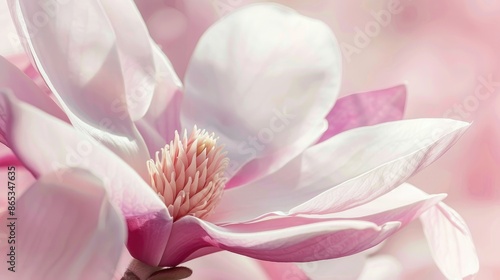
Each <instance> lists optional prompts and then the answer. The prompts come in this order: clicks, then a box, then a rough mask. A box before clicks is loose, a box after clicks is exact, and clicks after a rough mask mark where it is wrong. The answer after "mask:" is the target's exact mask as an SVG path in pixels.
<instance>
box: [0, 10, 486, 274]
mask: <svg viewBox="0 0 500 280" xmlns="http://www.w3.org/2000/svg"><path fill="white" fill-rule="evenodd" d="M10 3H11V5H10V8H11V12H12V15H13V18H14V20H15V21H16V23H17V28H18V31H19V32H20V34H21V35H22V37H23V38H25V45H26V48H27V50H28V53H29V54H30V55H32V59H33V61H34V63H35V65H36V67H37V69H38V70H39V72H40V74H41V76H42V77H43V79H44V80H45V82H46V83H47V85H48V87H49V88H50V90H51V92H52V93H53V94H54V96H55V97H56V98H57V101H58V103H59V104H60V106H61V108H62V109H60V108H59V107H57V106H54V103H52V102H51V101H52V100H51V99H50V98H49V97H48V96H47V95H45V94H44V93H42V92H41V91H40V89H39V88H37V87H36V86H35V85H34V84H33V82H31V81H30V80H29V79H28V78H27V77H26V76H24V75H23V74H22V73H20V72H19V71H18V70H16V69H15V68H14V67H13V66H12V65H10V64H9V63H7V62H6V61H4V60H0V62H1V67H2V70H3V69H5V71H4V72H5V73H7V74H6V75H8V77H9V78H8V79H2V84H1V86H3V87H7V88H8V90H6V91H8V92H7V93H2V94H1V95H0V109H1V112H2V114H1V117H0V140H2V142H3V143H5V144H6V145H7V146H9V147H10V148H11V149H12V150H13V151H14V153H15V154H16V156H17V157H18V158H19V159H20V160H21V161H22V162H23V164H24V165H25V166H26V167H27V168H28V169H29V170H30V171H31V172H32V173H33V175H34V176H35V177H41V176H42V177H43V176H45V175H46V174H52V173H54V172H55V174H57V176H64V175H65V174H66V172H65V170H66V169H64V168H67V167H78V168H81V169H85V170H87V171H90V172H91V173H92V174H94V175H95V176H96V177H97V178H99V179H100V180H102V181H103V184H104V187H105V188H106V190H107V191H108V193H109V196H110V198H111V200H112V201H113V203H115V204H116V205H117V206H118V207H119V208H120V210H121V212H122V214H123V215H124V217H125V220H126V224H127V228H128V240H127V248H128V250H129V252H130V253H131V255H132V256H133V257H134V258H136V259H137V260H139V261H141V262H143V263H145V264H148V265H151V266H176V265H178V264H181V263H183V262H186V261H189V260H192V259H195V258H198V257H201V256H204V255H207V254H210V253H214V252H217V251H221V250H227V251H231V252H234V253H237V254H241V255H246V256H249V257H252V258H257V259H261V260H267V261H275V262H307V261H316V260H326V259H332V258H339V257H344V256H349V255H352V254H355V253H358V252H361V251H364V250H367V249H369V248H371V247H373V246H375V245H377V244H379V243H380V242H382V241H383V240H385V239H386V238H388V237H389V236H390V235H392V234H393V233H395V232H396V231H397V230H398V229H399V228H401V226H404V225H406V224H407V223H409V222H410V221H412V220H413V219H415V218H417V217H419V216H421V215H422V220H423V223H424V229H425V231H426V235H427V237H428V239H429V241H430V245H431V246H432V250H433V253H434V257H435V259H436V261H437V264H438V266H439V267H440V268H441V270H442V271H443V273H445V275H446V276H447V277H449V278H457V277H465V276H467V275H472V274H474V273H475V272H476V271H477V260H476V258H475V252H474V246H473V245H472V242H471V240H470V236H469V232H468V229H467V227H466V226H465V224H464V223H463V221H462V219H461V218H460V217H459V216H458V215H456V213H455V212H454V211H453V210H451V209H449V208H448V207H446V206H445V205H444V204H442V203H441V202H440V201H441V200H442V199H443V198H444V195H428V194H425V193H423V192H421V191H419V190H418V189H416V188H415V187H413V186H411V185H409V184H405V183H404V181H405V180H406V179H407V178H408V177H410V176H411V175H413V174H414V173H416V172H418V171H419V170H421V169H422V168H423V167H425V166H427V165H428V164H430V163H432V162H433V161H434V160H436V159H437V158H438V157H439V156H440V155H442V154H443V153H444V152H445V151H446V150H447V149H448V148H449V147H450V146H451V145H452V144H453V143H454V142H455V141H456V140H457V139H458V137H459V136H460V135H461V134H462V133H463V131H464V130H465V129H466V128H467V126H468V124H467V123H464V122H458V121H453V120H448V119H422V120H405V121H397V122H388V123H383V124H378V125H376V126H366V127H359V126H362V125H372V124H375V123H379V122H383V121H389V120H394V119H397V118H394V116H392V115H390V112H385V113H387V114H388V115H387V116H384V117H381V119H380V121H375V122H370V121H369V120H368V121H367V120H362V119H359V118H357V117H359V116H356V115H350V114H349V113H346V112H349V111H350V110H349V105H350V104H353V102H354V100H357V98H356V97H355V96H354V97H346V99H344V100H342V99H340V100H339V101H338V103H337V105H336V106H335V107H334V104H335V101H336V98H337V94H338V91H339V87H340V73H341V63H340V60H341V54H340V51H339V48H338V44H337V42H336V40H335V38H334V37H333V34H331V32H330V30H329V29H328V28H327V27H326V26H325V25H324V24H322V23H321V22H319V21H316V20H312V19H309V18H306V17H303V16H301V15H299V14H297V13H295V12H294V11H292V10H290V9H288V8H284V7H282V6H278V5H273V4H262V5H254V6H251V7H248V8H245V9H242V10H240V11H237V12H235V13H233V14H231V15H229V16H228V17H226V18H225V19H223V20H221V21H219V22H217V23H216V24H214V25H213V26H212V27H211V28H210V29H209V30H208V31H207V32H206V33H205V34H204V36H203V37H202V38H201V39H200V42H199V44H198V46H197V48H196V50H195V52H194V54H193V56H192V58H191V62H190V66H189V67H188V70H187V73H186V77H185V81H184V86H183V85H182V84H181V82H180V81H179V79H178V78H177V76H176V75H175V73H174V71H173V70H172V67H171V65H170V63H169V62H168V59H167V58H166V57H165V56H164V55H163V53H162V52H161V51H160V50H159V49H158V48H157V47H156V46H155V45H154V44H153V43H152V41H151V39H150V38H149V35H148V33H147V30H146V28H145V25H144V23H143V22H142V19H141V18H140V15H139V14H138V12H137V10H136V9H135V7H134V5H133V4H132V2H129V1H120V2H119V3H118V2H117V1H115V0H102V1H97V0H94V1H84V2H76V1H74V2H73V1H70V2H65V3H57V2H51V1H48V2H47V3H48V4H47V5H55V6H54V7H55V8H54V9H53V10H51V11H52V15H51V16H50V17H47V22H46V24H44V25H42V26H40V25H37V24H34V23H33V19H34V18H35V17H36V16H35V15H37V13H40V7H39V6H38V5H36V4H33V3H32V2H30V1H10ZM51 3H52V4H51ZM256 19H258V20H256ZM402 90H404V88H403V87H396V88H392V89H388V90H385V91H379V92H375V93H372V94H371V95H368V97H373V98H374V100H379V99H378V98H382V97H386V96H387V95H390V96H393V95H395V96H398V93H399V95H400V94H401V91H402ZM28 96H29V98H28ZM382 100H384V99H383V98H382ZM398 100H401V99H398ZM373 103H376V102H375V101H374V102H373ZM332 108H333V109H332ZM61 110H62V111H64V113H63V112H62V111H61ZM382 113H384V112H382ZM66 117H67V119H69V121H70V122H71V124H72V126H70V125H69V124H68V123H67V121H66ZM342 118H343V119H342ZM33 136H34V137H33ZM436 229H437V230H436ZM444 233H446V234H444ZM443 244H446V246H443ZM449 252H453V255H451V256H449V255H448V254H449ZM464 261H465V262H464ZM464 263H466V265H464Z"/></svg>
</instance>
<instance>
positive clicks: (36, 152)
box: [0, 93, 172, 265]
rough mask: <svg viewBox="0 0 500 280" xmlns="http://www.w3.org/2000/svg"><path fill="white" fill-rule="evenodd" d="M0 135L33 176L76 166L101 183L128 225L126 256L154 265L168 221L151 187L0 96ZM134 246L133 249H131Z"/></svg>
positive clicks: (60, 125)
mask: <svg viewBox="0 0 500 280" xmlns="http://www.w3.org/2000/svg"><path fill="white" fill-rule="evenodd" d="M0 112H3V113H4V114H3V115H2V118H0V135H3V136H4V137H5V140H6V143H7V145H8V146H9V147H10V148H11V149H12V150H13V151H14V152H15V154H16V155H17V156H18V158H19V159H20V160H21V161H22V162H23V163H24V164H25V166H26V168H28V169H29V170H31V171H32V173H33V174H35V175H37V176H38V175H43V174H47V173H51V172H56V174H58V175H59V176H63V175H64V174H65V172H64V170H62V169H63V168H67V167H78V168H82V169H85V170H89V171H90V172H92V173H93V174H95V175H96V176H97V177H99V178H100V179H101V180H103V181H104V183H105V187H106V190H107V191H108V192H109V194H110V197H111V199H112V201H113V202H114V203H116V205H117V206H119V207H120V208H121V210H122V213H123V214H124V215H125V217H126V218H127V223H128V224H129V226H130V228H129V247H130V249H131V254H132V255H133V256H134V257H136V258H140V259H141V260H143V261H144V262H148V263H150V264H154V265H155V264H157V262H158V261H159V258H160V257H161V255H162V254H163V248H164V246H165V245H166V242H167V240H168V235H169V232H170V228H171V224H172V218H171V217H170V215H169V214H168V211H167V210H166V208H165V205H164V204H163V202H162V201H161V200H160V199H159V198H158V196H157V195H156V194H155V193H154V192H153V190H152V189H151V187H149V185H148V184H147V183H146V182H145V181H144V180H142V178H141V177H140V176H139V175H138V174H137V173H136V172H135V171H134V170H133V169H132V168H131V167H130V166H129V165H127V164H126V163H125V162H124V161H123V160H121V159H120V158H119V157H118V156H117V155H116V154H114V153H113V152H111V151H110V150H108V149H106V148H105V147H103V146H102V145H101V144H100V143H98V142H96V141H95V140H93V139H92V138H89V137H87V136H85V135H84V134H82V133H79V132H78V131H76V130H75V129H74V128H72V127H71V126H69V125H68V124H66V123H64V122H62V121H60V120H58V119H56V118H53V117H51V116H49V115H47V114H45V113H43V112H42V111H40V110H38V109H36V108H34V107H32V106H30V105H27V104H25V103H22V102H19V101H17V100H16V99H15V98H14V97H13V96H9V95H6V94H3V93H0ZM137 244H138V245H137Z"/></svg>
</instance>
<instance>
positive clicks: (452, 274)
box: [420, 203, 479, 279]
mask: <svg viewBox="0 0 500 280" xmlns="http://www.w3.org/2000/svg"><path fill="white" fill-rule="evenodd" d="M420 220H421V221H422V225H423V228H424V233H425V236H426V237H427V240H428V242H429V246H430V249H431V253H432V256H433V257H434V260H435V261H436V264H437V265H438V267H439V269H440V270H441V272H442V273H443V274H444V275H445V276H446V278H448V279H466V278H467V279H468V278H471V277H473V276H474V275H476V274H477V272H478V270H479V261H478V258H477V254H476V248H475V246H474V243H473V241H472V236H471V233H470V231H469V228H468V227H467V225H466V224H465V222H464V220H463V219H462V217H460V215H459V214H458V213H457V212H455V210H453V209H451V208H450V207H448V206H447V205H446V204H444V203H440V204H439V205H436V206H435V207H433V208H431V209H429V210H427V211H426V212H425V213H424V214H423V215H422V217H421V218H420Z"/></svg>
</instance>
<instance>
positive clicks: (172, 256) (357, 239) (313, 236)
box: [161, 216, 399, 266]
mask: <svg viewBox="0 0 500 280" xmlns="http://www.w3.org/2000/svg"><path fill="white" fill-rule="evenodd" d="M304 219H306V220H307V218H304ZM310 219H312V220H309V221H308V222H309V223H304V224H298V225H294V226H290V227H286V228H284V227H279V228H276V227H275V225H274V224H273V223H271V224H270V225H269V224H267V223H263V224H260V223H259V224H238V225H229V226H224V227H220V226H216V225H213V224H211V223H209V222H206V221H203V220H200V219H197V218H195V217H192V216H185V217H183V218H181V219H180V220H178V221H176V222H175V223H174V226H173V229H172V233H171V235H170V239H169V241H168V245H167V247H166V249H165V253H164V255H163V259H162V261H161V265H165V266H175V265H178V264H179V263H182V262H183V261H185V260H186V258H187V257H189V255H191V254H192V253H194V252H196V251H198V250H200V249H204V248H207V247H208V248H209V247H215V248H218V249H222V250H226V251H230V252H233V253H237V254H241V255H245V256H248V257H252V258H256V259H261V260H268V261H277V262H303V261H315V260H322V259H331V258H338V257H343V256H346V255H351V254H355V253H357V252H360V251H363V250H366V249H368V248H370V247H373V246H375V245H377V244H378V243H380V242H381V241H383V240H384V239H385V238H387V236H389V235H391V234H392V233H393V232H394V231H395V230H397V229H398V227H399V223H398V222H394V223H387V224H384V225H382V226H377V225H375V224H373V223H370V222H364V221H329V220H327V219H321V218H317V219H315V218H310ZM199 256H201V255H199Z"/></svg>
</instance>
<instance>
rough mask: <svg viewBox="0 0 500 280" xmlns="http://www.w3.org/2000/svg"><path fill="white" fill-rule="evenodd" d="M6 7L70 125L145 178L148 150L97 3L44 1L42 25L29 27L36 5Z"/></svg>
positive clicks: (21, 3) (16, 3)
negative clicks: (47, 10) (140, 133)
mask: <svg viewBox="0 0 500 280" xmlns="http://www.w3.org/2000/svg"><path fill="white" fill-rule="evenodd" d="M10 3H11V5H10V8H11V9H12V10H11V12H12V15H13V18H14V20H15V21H16V22H17V24H18V32H19V33H20V34H22V35H21V36H22V37H23V38H24V39H25V40H26V41H27V45H28V47H29V52H30V53H31V54H32V55H33V59H34V62H35V64H36V66H37V68H38V70H39V71H40V74H41V75H42V77H43V78H44V80H45V81H46V82H47V84H48V86H49V88H50V89H51V90H52V92H53V93H54V95H55V96H56V97H57V98H58V100H59V101H60V103H61V105H62V107H63V109H64V111H65V112H66V114H67V115H68V117H69V119H70V120H71V122H72V124H73V125H74V126H75V127H76V128H78V129H79V130H81V131H83V132H85V133H88V134H89V135H92V136H93V137H94V138H96V139H98V140H99V141H100V142H102V143H104V144H105V145H106V146H107V147H108V148H110V149H111V150H113V151H114V152H115V153H117V154H118V155H120V156H121V157H122V158H123V159H124V160H125V161H127V162H128V163H129V164H130V165H131V166H133V167H134V169H135V170H137V171H138V172H139V173H140V174H141V175H142V176H144V178H146V177H147V169H146V166H145V164H144V162H145V161H146V160H147V159H148V158H149V155H148V151H147V148H146V146H145V144H144V141H143V140H142V138H141V136H140V135H139V133H138V132H137V129H136V128H135V126H134V124H133V122H132V120H131V118H130V115H129V113H128V107H127V101H126V99H127V98H126V93H125V92H126V91H125V88H124V78H123V76H122V67H121V64H120V59H119V54H118V53H119V52H118V49H117V45H116V44H117V43H116V36H115V33H114V30H113V27H112V25H111V24H110V21H109V19H108V18H107V17H106V14H105V11H104V10H103V8H102V6H101V4H100V2H99V1H97V0H91V1H84V2H81V1H72V2H68V3H65V4H64V5H59V4H57V3H56V2H47V3H46V6H47V8H45V9H51V10H50V13H51V15H50V16H48V15H47V14H46V13H44V15H47V17H46V23H45V24H44V25H42V26H38V25H36V24H34V23H33V20H34V19H38V17H39V13H40V5H39V4H38V3H33V2H32V1H29V0H20V1H14V0H11V1H10Z"/></svg>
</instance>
